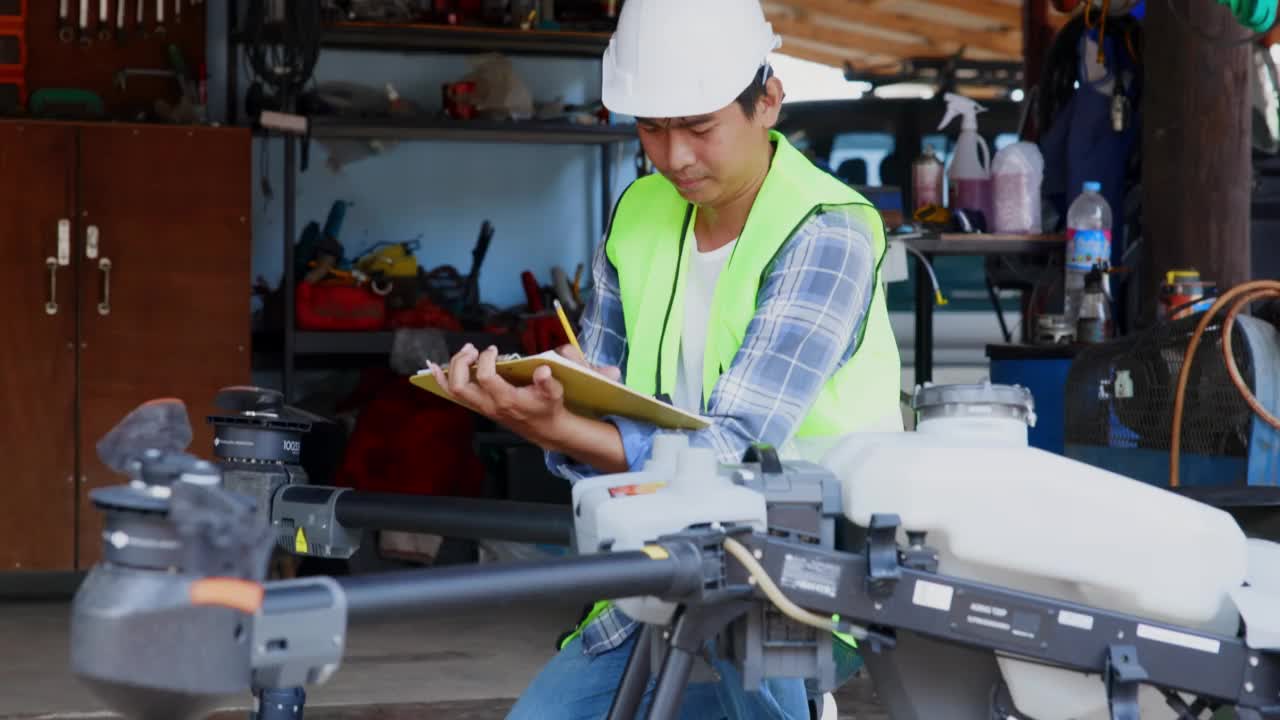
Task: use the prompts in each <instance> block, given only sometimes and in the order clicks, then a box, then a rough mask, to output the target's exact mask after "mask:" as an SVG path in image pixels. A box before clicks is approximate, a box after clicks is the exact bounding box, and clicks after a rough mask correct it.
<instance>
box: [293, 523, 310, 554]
mask: <svg viewBox="0 0 1280 720" xmlns="http://www.w3.org/2000/svg"><path fill="white" fill-rule="evenodd" d="M293 551H294V552H296V553H307V552H311V550H310V548H308V547H307V535H306V533H304V532H302V528H298V532H297V534H295V535H294V536H293Z"/></svg>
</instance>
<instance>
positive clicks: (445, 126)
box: [311, 117, 636, 145]
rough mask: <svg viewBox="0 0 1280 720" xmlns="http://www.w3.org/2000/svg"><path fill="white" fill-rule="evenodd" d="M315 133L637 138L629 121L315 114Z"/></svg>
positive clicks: (570, 140)
mask: <svg viewBox="0 0 1280 720" xmlns="http://www.w3.org/2000/svg"><path fill="white" fill-rule="evenodd" d="M311 137H313V138H345V139H358V140H375V139H381V140H447V141H452V142H494V143H525V144H543V145H607V144H609V143H616V142H625V141H627V140H633V139H635V137H636V135H635V130H634V129H633V128H631V127H629V126H625V125H573V124H570V123H567V122H546V121H543V122H539V121H522V122H516V121H511V122H498V121H489V120H441V119H415V120H352V119H347V118H331V117H314V118H311Z"/></svg>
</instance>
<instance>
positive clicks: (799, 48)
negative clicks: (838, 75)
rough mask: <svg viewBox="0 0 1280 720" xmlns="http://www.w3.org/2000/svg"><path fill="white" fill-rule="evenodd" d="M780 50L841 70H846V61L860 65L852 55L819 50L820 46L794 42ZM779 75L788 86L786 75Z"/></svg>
mask: <svg viewBox="0 0 1280 720" xmlns="http://www.w3.org/2000/svg"><path fill="white" fill-rule="evenodd" d="M780 52H782V53H783V54H786V55H790V56H791V57H796V58H800V59H801V60H808V61H809V62H816V63H818V64H820V65H830V66H831V67H834V68H840V69H841V70H844V66H845V63H846V62H847V63H849V64H850V65H852V66H854V67H858V61H857V59H855V58H853V57H852V56H846V55H843V54H841V53H836V52H830V51H827V50H819V49H818V48H814V47H809V46H806V45H797V44H795V43H792V44H791V45H790V46H789V47H787V48H784V49H783V50H781V51H780ZM779 77H780V79H781V80H782V86H783V87H784V88H785V87H786V86H787V79H786V78H785V77H781V76H779Z"/></svg>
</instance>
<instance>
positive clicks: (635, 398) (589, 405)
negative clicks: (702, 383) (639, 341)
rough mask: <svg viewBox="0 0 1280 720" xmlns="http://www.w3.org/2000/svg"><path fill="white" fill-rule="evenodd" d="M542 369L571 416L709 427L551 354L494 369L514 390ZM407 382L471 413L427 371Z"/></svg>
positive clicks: (502, 361)
mask: <svg viewBox="0 0 1280 720" xmlns="http://www.w3.org/2000/svg"><path fill="white" fill-rule="evenodd" d="M543 365H546V366H548V367H550V368H551V375H552V376H553V377H555V379H556V380H559V381H560V384H561V385H563V386H564V405H565V407H566V408H568V410H569V411H570V412H572V413H573V414H575V415H581V416H583V417H589V418H595V419H600V418H602V417H604V416H606V415H617V416H621V417H626V418H631V419H632V420H639V421H643V422H648V423H652V424H654V425H656V426H658V427H660V428H664V429H668V430H701V429H703V428H706V427H709V426H710V425H711V422H710V421H709V420H707V419H706V418H704V417H702V416H700V415H695V414H693V413H689V412H685V411H684V410H681V409H679V408H677V407H674V406H672V405H668V404H667V403H664V402H662V401H661V400H658V399H657V398H654V397H650V396H648V395H645V394H643V393H639V392H636V391H635V390H633V389H631V388H629V387H627V386H626V385H624V384H622V383H620V382H617V381H615V380H611V379H609V378H607V377H605V376H603V375H601V374H600V373H598V372H596V371H594V370H592V369H590V368H587V367H583V366H582V365H579V364H578V363H575V362H573V361H571V360H567V359H565V358H564V357H562V356H561V355H560V353H558V352H556V351H554V350H548V351H546V352H544V353H540V354H538V355H530V356H527V357H506V358H499V359H498V362H497V365H496V367H497V371H498V374H499V375H501V376H502V377H503V379H505V380H506V381H507V382H509V383H511V384H512V385H516V386H525V385H532V384H533V371H534V370H536V369H538V368H539V367H541V366H543ZM441 369H442V370H443V371H444V373H445V375H446V376H447V375H448V374H449V369H448V368H441ZM471 372H472V377H474V376H475V366H474V365H473V366H472V367H471ZM409 382H411V383H413V384H414V385H416V386H417V387H419V388H422V389H423V390H426V391H428V392H431V393H433V394H435V395H438V396H440V397H442V398H444V399H446V400H449V401H450V402H453V403H457V404H458V405H462V406H463V407H468V408H469V409H471V410H474V408H470V407H469V406H468V405H467V404H466V403H463V402H460V401H459V400H458V399H457V398H454V397H451V396H450V395H449V394H448V393H446V392H445V391H444V390H443V389H441V387H440V384H439V383H437V382H436V378H435V376H434V375H432V374H431V371H430V370H421V371H419V372H418V374H417V375H414V376H413V377H412V378H410V379H409Z"/></svg>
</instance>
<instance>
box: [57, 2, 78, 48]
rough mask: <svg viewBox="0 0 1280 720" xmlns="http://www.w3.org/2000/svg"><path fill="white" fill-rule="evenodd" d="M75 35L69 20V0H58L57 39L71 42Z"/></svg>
mask: <svg viewBox="0 0 1280 720" xmlns="http://www.w3.org/2000/svg"><path fill="white" fill-rule="evenodd" d="M75 36H76V31H75V28H74V27H73V23H72V20H71V0H58V39H59V40H61V41H62V42H64V43H69V42H71V41H72V40H73V39H74V38H75Z"/></svg>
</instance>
